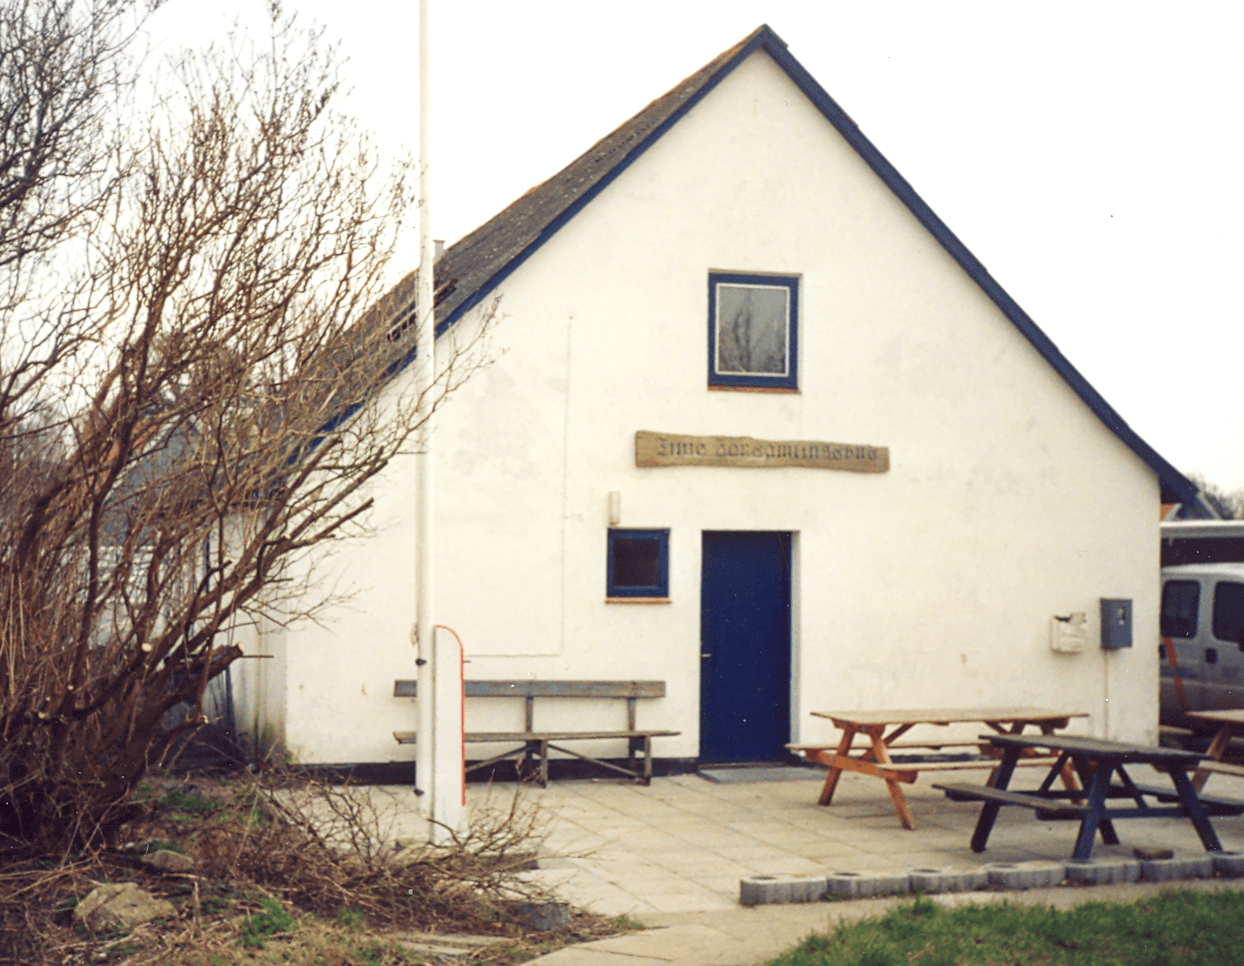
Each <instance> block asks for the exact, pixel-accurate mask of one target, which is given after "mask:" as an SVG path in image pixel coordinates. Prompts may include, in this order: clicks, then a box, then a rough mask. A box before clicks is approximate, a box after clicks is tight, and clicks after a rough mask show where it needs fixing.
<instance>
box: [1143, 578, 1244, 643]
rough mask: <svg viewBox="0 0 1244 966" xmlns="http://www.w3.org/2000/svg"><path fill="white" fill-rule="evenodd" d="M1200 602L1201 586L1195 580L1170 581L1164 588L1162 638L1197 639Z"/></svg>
mask: <svg viewBox="0 0 1244 966" xmlns="http://www.w3.org/2000/svg"><path fill="white" fill-rule="evenodd" d="M1236 586H1241V585H1239V584H1237V585H1236ZM1200 602H1201V585H1200V584H1198V583H1197V582H1196V581H1195V580H1168V581H1167V582H1166V585H1165V586H1164V587H1163V588H1162V620H1161V630H1162V636H1163V637H1196V611H1197V606H1198V605H1199V604H1200Z"/></svg>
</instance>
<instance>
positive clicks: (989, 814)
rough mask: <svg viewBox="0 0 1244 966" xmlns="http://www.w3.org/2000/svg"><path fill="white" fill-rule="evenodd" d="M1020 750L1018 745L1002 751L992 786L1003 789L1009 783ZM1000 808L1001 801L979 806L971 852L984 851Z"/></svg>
mask: <svg viewBox="0 0 1244 966" xmlns="http://www.w3.org/2000/svg"><path fill="white" fill-rule="evenodd" d="M1022 750H1023V749H1021V748H1018V747H1009V748H1007V749H1006V750H1005V751H1003V752H1002V760H1001V761H1000V762H999V763H998V768H997V770H996V771H995V772H994V776H993V787H994V788H998V789H1002V790H1005V789H1006V787H1007V785H1009V784H1010V783H1011V776H1012V775H1014V774H1015V763H1016V762H1017V761H1019V753H1020V751H1022ZM1001 808H1002V803H1001V802H986V803H985V804H984V805H982V806H981V813H980V817H979V818H977V820H976V828H975V830H974V831H973V832H972V851H973V852H984V851H985V844H986V843H987V842H988V841H989V833H990V832H992V831H993V823H994V822H996V821H997V820H998V811H999V810H1000V809H1001Z"/></svg>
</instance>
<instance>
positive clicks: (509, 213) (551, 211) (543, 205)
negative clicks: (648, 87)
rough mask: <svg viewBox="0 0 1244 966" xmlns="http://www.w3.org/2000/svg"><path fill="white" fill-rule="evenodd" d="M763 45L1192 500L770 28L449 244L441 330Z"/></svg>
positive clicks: (1188, 488) (1188, 491)
mask: <svg viewBox="0 0 1244 966" xmlns="http://www.w3.org/2000/svg"><path fill="white" fill-rule="evenodd" d="M760 49H763V50H764V51H765V52H766V53H767V54H769V56H770V57H772V58H773V60H774V61H775V62H776V63H777V64H778V65H779V66H780V67H781V68H782V69H783V70H784V71H785V72H786V74H787V76H789V77H790V79H791V80H792V81H793V82H794V83H795V84H796V85H797V86H798V87H799V88H800V90H802V91H803V92H804V94H805V95H806V96H807V97H808V99H809V100H810V101H812V103H813V104H815V105H816V106H817V107H818V108H819V109H820V111H821V113H822V114H823V115H824V116H825V118H826V120H828V121H829V122H830V123H831V124H832V125H833V126H834V127H835V128H836V129H837V130H838V132H839V133H840V134H841V135H842V136H843V138H844V139H846V141H847V142H848V143H849V144H850V145H851V146H852V147H853V148H855V150H856V151H857V152H858V153H859V154H860V156H861V157H862V158H863V159H864V160H865V161H866V162H867V163H868V165H869V167H871V168H872V169H873V171H874V172H875V173H876V174H877V176H878V177H880V178H881V180H882V181H884V182H885V184H886V185H887V186H888V187H889V188H890V190H892V191H893V192H894V193H895V194H896V195H897V196H898V197H899V199H900V200H902V202H903V203H904V204H905V205H907V207H908V208H909V209H910V210H911V212H912V214H913V215H915V216H916V218H917V219H918V220H919V221H920V223H921V224H922V225H924V227H925V228H926V229H927V230H928V231H929V232H930V233H931V234H932V235H933V236H934V237H935V238H936V239H937V240H938V242H939V243H940V244H941V245H942V246H943V247H944V248H945V249H946V251H947V252H949V253H950V255H951V256H952V257H953V258H954V259H955V260H956V261H957V262H958V263H959V264H960V265H961V266H962V267H963V269H964V271H966V272H967V273H968V275H969V276H971V277H972V279H973V280H974V281H975V282H976V283H977V284H978V285H979V286H980V287H981V288H982V289H983V290H984V292H985V293H986V294H987V295H988V296H989V297H990V299H992V300H993V302H994V303H995V304H996V305H997V306H998V308H999V309H1001V311H1002V312H1003V314H1004V315H1006V317H1007V318H1008V319H1010V320H1011V322H1012V323H1013V324H1014V325H1015V327H1016V328H1017V329H1019V331H1020V332H1021V333H1022V334H1023V336H1024V337H1025V338H1026V339H1028V341H1029V342H1030V343H1032V345H1033V346H1034V347H1035V348H1036V349H1037V351H1038V352H1040V353H1041V355H1042V356H1044V357H1045V359H1046V361H1047V362H1048V363H1049V364H1050V365H1051V366H1053V368H1054V369H1055V371H1057V372H1058V374H1059V375H1060V376H1062V377H1063V379H1064V380H1065V381H1066V382H1067V383H1068V384H1069V385H1070V386H1071V388H1072V389H1074V390H1075V392H1076V393H1077V394H1078V395H1079V396H1080V398H1081V399H1083V400H1084V402H1085V404H1086V405H1087V406H1088V407H1089V409H1091V410H1092V411H1093V413H1094V414H1095V415H1096V416H1097V417H1098V419H1100V420H1101V421H1102V422H1103V423H1105V425H1106V426H1107V427H1109V429H1110V430H1111V431H1112V432H1114V433H1115V434H1116V435H1117V436H1118V437H1119V438H1120V439H1121V440H1122V441H1123V442H1124V443H1125V444H1127V446H1129V447H1130V448H1131V449H1132V450H1133V451H1134V452H1135V453H1136V454H1137V455H1138V456H1139V457H1140V458H1141V459H1142V460H1143V461H1144V462H1145V463H1147V464H1148V465H1149V466H1150V467H1151V468H1152V469H1153V470H1154V471H1155V472H1156V473H1157V475H1158V478H1159V479H1160V481H1161V485H1162V499H1163V500H1164V501H1168V502H1184V503H1192V502H1193V501H1195V499H1196V492H1197V491H1196V487H1195V486H1193V484H1192V483H1190V482H1189V481H1188V480H1187V479H1186V478H1185V477H1184V476H1183V474H1181V473H1180V472H1179V471H1178V470H1176V469H1175V468H1174V467H1173V466H1171V464H1170V463H1168V462H1167V461H1166V460H1165V459H1163V458H1162V457H1161V456H1160V455H1159V454H1158V453H1157V452H1156V451H1155V450H1154V449H1153V448H1152V447H1150V446H1149V444H1148V443H1146V442H1145V441H1144V440H1143V439H1141V438H1140V437H1139V436H1138V435H1136V433H1135V432H1134V431H1133V430H1132V429H1131V427H1129V426H1128V425H1127V423H1125V422H1124V421H1123V419H1122V417H1120V416H1119V414H1118V413H1117V412H1115V410H1114V409H1113V408H1112V407H1111V406H1110V405H1109V403H1107V402H1106V401H1105V399H1104V398H1102V396H1101V394H1100V393H1098V392H1097V390H1096V389H1094V388H1093V387H1092V386H1091V385H1090V384H1089V382H1088V381H1087V380H1086V379H1085V378H1084V377H1083V376H1082V375H1081V374H1080V373H1079V371H1078V370H1077V369H1076V368H1075V367H1074V366H1072V364H1071V363H1070V362H1069V361H1068V360H1067V359H1066V357H1064V356H1063V354H1062V353H1061V352H1060V351H1059V350H1058V347H1057V346H1055V345H1054V343H1053V342H1052V341H1050V339H1049V337H1048V336H1047V335H1046V334H1045V333H1044V332H1042V331H1041V329H1040V328H1039V327H1038V326H1037V324H1036V323H1035V322H1034V321H1033V320H1032V319H1031V318H1029V316H1028V314H1027V313H1026V312H1024V310H1023V309H1021V308H1020V307H1019V305H1018V304H1017V303H1016V302H1015V300H1014V299H1012V298H1011V296H1010V295H1008V294H1007V292H1006V291H1005V290H1004V289H1003V288H1002V286H1001V285H999V284H998V282H997V281H996V280H995V279H994V278H993V276H991V275H990V274H989V272H988V271H987V270H986V269H985V266H984V265H982V264H981V263H980V262H979V261H978V260H977V258H976V256H974V255H973V254H972V253H971V252H970V251H968V249H967V246H965V245H964V244H963V243H962V242H961V241H960V240H959V239H958V238H957V237H956V236H955V234H954V233H953V232H952V231H951V230H950V229H949V228H948V227H947V226H946V224H945V223H944V222H943V221H942V220H941V219H940V218H939V217H938V216H937V215H936V214H935V213H934V212H933V210H932V209H931V208H929V206H928V205H927V204H925V202H924V199H922V198H921V197H920V196H919V195H918V194H916V192H915V190H914V189H913V188H912V186H911V185H910V184H908V183H907V181H906V180H905V179H904V178H903V176H902V175H900V174H899V173H898V171H897V170H896V169H895V168H894V166H893V165H891V164H890V162H889V161H887V160H886V159H885V157H884V156H883V155H882V154H881V152H880V151H878V150H877V148H876V147H875V146H874V145H873V143H872V142H871V141H869V140H868V138H866V137H865V136H864V135H863V133H862V132H861V131H860V129H859V128H858V127H856V125H855V122H854V121H852V120H851V118H850V117H849V116H848V115H847V114H846V112H845V111H843V110H842V108H841V107H839V106H838V104H837V103H836V102H835V101H834V100H833V98H831V97H830V96H829V95H828V94H827V93H826V92H825V90H824V89H823V88H822V87H821V86H820V84H818V83H817V82H816V80H815V79H814V78H813V77H812V75H811V74H809V73H808V72H807V71H806V70H805V69H804V67H803V65H802V64H800V63H799V62H798V61H797V60H796V59H795V58H794V57H792V56H791V54H790V52H789V51H788V50H787V49H786V43H785V42H784V41H783V40H782V39H781V38H780V37H779V36H778V35H777V34H776V33H774V32H773V30H771V29H770V28H769V27H768V26H767V25H762V26H761V27H759V28H757V29H756V30H755V31H753V32H752V33H751V34H749V35H748V36H747V37H745V38H744V39H743V40H741V41H740V42H739V43H737V44H735V45H734V46H733V47H731V48H730V49H729V50H726V51H724V52H723V53H721V54H720V55H718V56H717V57H715V58H714V59H713V60H711V61H710V62H709V63H707V64H705V65H704V67H702V68H701V69H700V70H698V71H696V72H695V73H694V74H692V75H691V76H690V77H688V78H686V79H685V80H683V81H682V82H681V83H679V84H677V85H676V86H675V87H674V88H673V89H672V90H670V91H669V92H668V93H666V94H664V95H663V96H661V97H659V98H657V99H656V100H655V101H653V102H652V103H651V104H649V105H648V106H647V107H645V108H644V109H643V110H642V111H640V112H639V113H638V114H636V115H635V116H634V117H632V118H631V119H630V120H629V121H627V122H625V123H624V124H623V125H622V126H621V127H619V128H617V129H616V130H615V131H613V132H612V133H611V134H609V135H607V136H605V137H604V138H602V139H601V140H599V141H597V142H596V144H594V145H592V147H591V148H590V149H588V150H587V151H585V152H584V153H583V154H581V155H580V156H579V157H578V158H576V159H575V160H574V161H572V162H571V163H570V164H568V165H567V166H566V167H565V168H563V169H562V170H561V171H559V172H558V173H557V174H555V175H553V177H551V178H549V179H548V180H547V181H545V182H544V183H543V184H540V185H537V186H536V187H534V188H532V189H531V190H529V191H528V192H527V193H526V194H524V195H523V196H522V197H521V198H519V199H518V200H517V201H515V202H514V203H513V204H511V205H510V206H509V207H508V208H506V209H505V210H504V211H502V212H501V213H500V214H498V215H496V216H495V217H494V218H492V219H491V220H490V221H488V222H486V223H485V224H483V225H481V226H480V227H479V228H477V229H475V231H473V232H471V233H470V234H469V235H467V236H466V237H465V238H463V239H461V240H460V241H458V242H457V243H455V244H453V245H451V246H450V247H449V248H448V249H446V251H445V254H444V256H443V257H442V258H441V259H440V260H439V261H438V262H437V264H436V279H435V280H436V299H435V301H436V321H437V331H438V333H439V332H441V331H444V329H445V328H446V327H448V326H449V325H452V324H453V323H454V322H455V321H456V320H457V319H458V318H459V317H461V316H462V314H463V313H465V312H466V311H468V310H469V309H471V308H472V307H473V306H475V305H478V304H479V303H480V302H481V301H483V300H484V299H485V298H486V297H487V296H488V295H489V294H490V293H491V292H492V291H493V290H495V289H496V287H497V286H498V285H499V284H500V283H501V282H502V281H503V280H504V279H505V278H506V277H507V276H508V275H509V274H510V273H511V272H513V271H514V270H515V269H516V268H518V267H519V266H520V265H521V264H522V263H523V262H524V261H526V260H527V258H528V257H529V256H530V255H531V254H532V253H534V252H535V251H536V250H537V249H539V247H540V246H541V245H542V244H543V243H544V242H545V241H547V240H548V239H549V238H550V237H552V236H553V234H555V233H556V232H557V231H558V229H560V228H561V227H562V225H564V224H565V223H566V222H568V221H569V220H570V219H571V218H573V217H574V215H575V214H576V213H577V212H578V211H579V210H580V209H581V208H583V207H584V206H585V205H586V204H588V202H590V201H591V200H592V199H593V198H594V197H595V196H596V195H597V194H599V193H600V192H601V191H602V190H604V188H605V187H606V186H607V185H608V184H609V183H610V182H612V181H613V180H614V179H615V178H616V177H618V176H619V175H620V174H621V173H622V172H623V171H625V170H626V168H627V167H629V166H630V164H631V162H632V161H634V160H635V159H636V158H638V157H639V156H640V155H641V154H643V152H644V151H645V150H647V148H648V147H649V146H650V145H652V144H653V143H654V142H655V141H656V140H657V139H658V138H660V137H661V135H662V134H664V133H665V132H666V131H667V130H668V129H669V128H670V127H671V126H673V125H674V124H675V123H676V122H677V121H678V120H679V118H681V117H682V116H683V114H685V113H686V112H687V111H689V110H690V109H691V108H692V107H694V106H695V104H696V103H698V102H699V101H700V100H701V99H702V98H703V97H704V96H705V95H706V94H708V93H709V91H711V90H712V89H713V88H714V87H716V86H717V84H718V83H720V82H721V81H722V80H723V79H724V78H725V77H726V76H727V75H729V74H730V72H731V71H733V70H734V68H735V67H736V66H738V65H739V64H740V63H742V62H743V61H744V60H746V59H747V58H748V57H750V56H751V55H752V54H753V53H754V52H756V51H757V50H760ZM413 297H414V274H413V273H412V274H411V275H409V276H407V277H406V278H405V279H403V281H402V282H401V283H399V285H398V286H397V287H396V288H395V289H394V290H393V292H392V293H390V295H389V296H388V298H387V299H386V300H385V303H386V304H387V305H390V306H402V312H403V313H406V314H409V312H410V303H411V301H412V300H413Z"/></svg>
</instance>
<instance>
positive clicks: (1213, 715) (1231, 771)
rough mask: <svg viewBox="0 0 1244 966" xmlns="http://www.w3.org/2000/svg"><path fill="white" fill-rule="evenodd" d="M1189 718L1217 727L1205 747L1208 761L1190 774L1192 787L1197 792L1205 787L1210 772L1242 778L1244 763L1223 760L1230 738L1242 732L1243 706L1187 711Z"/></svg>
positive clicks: (1243, 721) (1243, 730) (1243, 727)
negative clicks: (1207, 746)
mask: <svg viewBox="0 0 1244 966" xmlns="http://www.w3.org/2000/svg"><path fill="white" fill-rule="evenodd" d="M1187 716H1188V718H1189V719H1191V720H1192V721H1195V722H1199V723H1201V724H1207V725H1213V726H1214V727H1215V728H1217V729H1218V730H1217V732H1216V733H1215V734H1214V738H1213V740H1212V741H1211V742H1210V743H1209V748H1207V749H1206V752H1205V753H1206V754H1207V755H1209V760H1208V761H1203V762H1201V764H1200V765H1199V766H1198V767H1197V770H1196V773H1195V774H1194V775H1193V776H1192V787H1193V788H1195V789H1196V790H1197V791H1198V792H1199V791H1200V790H1201V789H1202V788H1204V787H1205V783H1206V782H1207V781H1209V776H1210V775H1212V774H1223V775H1235V776H1236V777H1240V778H1244V765H1233V764H1231V763H1230V762H1226V761H1223V760H1222V759H1223V756H1224V755H1225V754H1226V753H1227V747H1228V746H1229V745H1230V744H1231V739H1232V738H1234V737H1236V736H1237V735H1239V734H1241V733H1244V708H1227V709H1224V710H1220V711H1189V712H1187Z"/></svg>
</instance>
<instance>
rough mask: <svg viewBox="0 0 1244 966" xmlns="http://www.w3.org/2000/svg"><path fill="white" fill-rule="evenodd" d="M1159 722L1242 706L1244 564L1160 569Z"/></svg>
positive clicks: (1177, 721) (1171, 722)
mask: <svg viewBox="0 0 1244 966" xmlns="http://www.w3.org/2000/svg"><path fill="white" fill-rule="evenodd" d="M1161 635H1162V641H1161V644H1160V646H1159V654H1160V655H1161V669H1162V677H1161V692H1160V693H1161V697H1160V701H1161V704H1160V719H1161V722H1162V724H1166V725H1177V726H1181V727H1188V721H1187V719H1186V718H1185V717H1184V715H1185V713H1186V712H1188V711H1205V710H1211V709H1216V708H1241V707H1244V563H1214V564H1187V565H1185V566H1181V567H1163V568H1162V619H1161Z"/></svg>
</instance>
